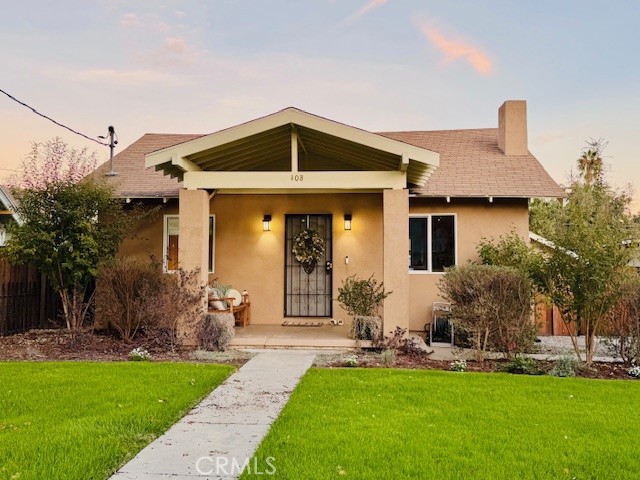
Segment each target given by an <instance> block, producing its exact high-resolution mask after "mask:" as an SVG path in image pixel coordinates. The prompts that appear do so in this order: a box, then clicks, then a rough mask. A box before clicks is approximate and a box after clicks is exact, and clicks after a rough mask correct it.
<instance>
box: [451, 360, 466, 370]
mask: <svg viewBox="0 0 640 480" xmlns="http://www.w3.org/2000/svg"><path fill="white" fill-rule="evenodd" d="M449 368H450V369H451V371H452V372H464V371H466V370H467V361H466V360H460V359H457V360H454V361H453V362H451V365H450V367H449Z"/></svg>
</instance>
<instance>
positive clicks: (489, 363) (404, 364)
mask: <svg viewBox="0 0 640 480" xmlns="http://www.w3.org/2000/svg"><path fill="white" fill-rule="evenodd" d="M357 356H358V367H362V368H380V367H390V368H413V369H423V370H451V361H447V360H432V359H430V358H429V356H428V355H427V356H408V355H401V354H398V355H396V358H395V361H394V362H393V363H392V364H390V365H384V364H383V362H382V359H381V358H380V356H379V355H375V354H369V353H363V354H359V355H357ZM343 357H344V355H343ZM506 363H507V361H506V360H504V359H500V360H493V359H489V360H485V361H484V362H476V361H474V360H467V369H466V371H467V372H485V373H490V372H500V371H502V367H504V366H505V364H506ZM536 365H537V367H538V368H539V369H540V370H542V371H543V372H549V371H550V370H551V369H552V368H553V365H554V362H551V361H543V360H537V361H536ZM324 366H327V367H330V368H343V367H344V368H347V367H346V365H345V361H344V359H343V358H336V359H335V360H329V361H328V362H326V363H325V365H324ZM627 371H628V367H625V366H624V365H623V364H621V363H600V362H595V363H593V364H592V366H591V368H590V369H587V368H580V369H579V370H578V372H577V373H576V376H577V377H582V378H599V379H618V380H633V379H632V378H631V377H630V376H629V374H628V372H627Z"/></svg>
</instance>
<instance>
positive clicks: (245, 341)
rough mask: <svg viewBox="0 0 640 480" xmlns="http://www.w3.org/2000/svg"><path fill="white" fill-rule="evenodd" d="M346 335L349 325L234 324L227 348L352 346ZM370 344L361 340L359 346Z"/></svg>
mask: <svg viewBox="0 0 640 480" xmlns="http://www.w3.org/2000/svg"><path fill="white" fill-rule="evenodd" d="M357 346H358V345H357V343H356V341H355V340H353V339H352V338H349V326H348V325H342V326H333V325H330V324H328V323H325V324H324V325H322V326H321V327H284V326H282V325H247V326H246V327H244V328H243V327H236V336H235V338H234V339H233V340H232V341H231V344H230V347H231V348H248V347H252V348H356V347H357ZM368 346H371V342H369V341H361V342H360V347H368Z"/></svg>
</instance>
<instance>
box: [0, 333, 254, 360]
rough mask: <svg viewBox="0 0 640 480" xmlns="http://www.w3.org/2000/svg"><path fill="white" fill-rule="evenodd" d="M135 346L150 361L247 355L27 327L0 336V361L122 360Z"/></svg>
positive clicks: (146, 340) (212, 358)
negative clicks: (19, 331)
mask: <svg viewBox="0 0 640 480" xmlns="http://www.w3.org/2000/svg"><path fill="white" fill-rule="evenodd" d="M135 348H142V349H144V350H146V351H148V352H149V354H150V355H151V359H152V360H154V361H165V362H167V361H169V362H174V361H175V362H186V361H199V362H212V363H228V364H232V365H236V366H241V365H243V364H244V363H245V362H246V361H247V360H248V359H249V358H251V355H250V354H247V353H245V352H239V351H235V350H229V351H227V352H200V351H194V350H193V349H175V350H171V349H170V348H166V347H164V346H162V345H158V344H157V343H154V342H153V341H152V340H150V339H146V338H144V337H141V338H139V339H136V340H135V341H133V342H131V343H124V342H123V341H122V340H120V339H119V338H118V337H117V336H115V335H114V334H112V333H109V332H91V331H83V332H80V333H77V334H75V335H73V334H71V333H70V332H68V331H67V330H58V329H56V330H31V331H29V332H27V333H21V334H17V335H9V336H6V337H0V360H32V361H45V360H48V361H55V360H86V361H101V362H102V361H123V360H128V359H129V353H130V352H131V351H132V350H133V349H135Z"/></svg>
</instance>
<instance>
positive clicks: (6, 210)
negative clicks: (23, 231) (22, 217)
mask: <svg viewBox="0 0 640 480" xmlns="http://www.w3.org/2000/svg"><path fill="white" fill-rule="evenodd" d="M16 207H17V204H16V200H15V199H14V198H13V196H12V195H11V191H10V190H9V187H6V186H4V185H0V247H4V246H5V244H6V242H7V224H8V223H9V222H12V221H16V222H17V221H18V220H19V217H18V214H17V213H16V210H17V208H16Z"/></svg>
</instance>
